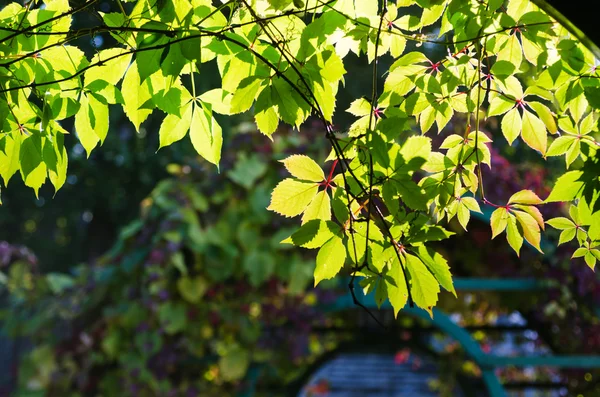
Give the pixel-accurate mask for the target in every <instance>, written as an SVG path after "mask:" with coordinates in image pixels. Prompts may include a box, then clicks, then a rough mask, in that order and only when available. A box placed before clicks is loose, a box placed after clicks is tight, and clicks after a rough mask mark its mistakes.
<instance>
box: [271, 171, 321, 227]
mask: <svg viewBox="0 0 600 397" xmlns="http://www.w3.org/2000/svg"><path fill="white" fill-rule="evenodd" d="M318 189H319V185H318V184H316V183H312V182H311V183H308V182H302V181H298V180H295V179H291V178H288V179H284V180H283V181H281V182H279V184H278V185H277V186H276V187H275V189H273V192H272V193H271V204H270V205H269V207H268V208H267V209H268V210H271V211H275V212H277V213H278V214H281V215H283V216H287V217H293V216H296V215H300V214H301V213H303V212H304V210H305V209H306V207H308V205H309V204H310V202H311V201H312V199H313V198H314V197H315V195H316V194H317V191H318Z"/></svg>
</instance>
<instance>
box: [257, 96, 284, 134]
mask: <svg viewBox="0 0 600 397" xmlns="http://www.w3.org/2000/svg"><path fill="white" fill-rule="evenodd" d="M254 119H255V120H256V125H257V127H258V129H259V130H260V132H262V133H263V134H265V135H266V136H268V137H270V136H271V134H273V133H274V132H275V130H277V126H278V125H279V117H278V115H277V112H276V111H275V108H274V106H273V103H272V100H271V88H270V87H266V88H265V89H264V90H262V92H261V93H260V94H259V95H258V98H257V99H256V104H255V105H254Z"/></svg>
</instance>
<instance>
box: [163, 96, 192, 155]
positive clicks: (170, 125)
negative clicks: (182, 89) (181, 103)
mask: <svg viewBox="0 0 600 397" xmlns="http://www.w3.org/2000/svg"><path fill="white" fill-rule="evenodd" d="M192 108H193V106H192V104H191V103H188V104H187V105H185V107H184V109H185V110H184V111H183V115H182V116H181V118H180V117H179V116H177V115H174V114H168V115H167V117H165V119H164V120H163V122H162V124H161V125H160V130H159V131H158V135H159V140H160V145H159V147H158V148H159V149H160V148H162V147H165V146H169V145H171V144H172V143H174V142H177V141H179V140H181V139H182V138H183V137H184V136H185V134H187V132H188V130H189V129H190V125H191V124H192Z"/></svg>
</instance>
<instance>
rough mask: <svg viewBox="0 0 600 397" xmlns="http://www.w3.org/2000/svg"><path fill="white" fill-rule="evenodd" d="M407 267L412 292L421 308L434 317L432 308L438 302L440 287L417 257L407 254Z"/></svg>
mask: <svg viewBox="0 0 600 397" xmlns="http://www.w3.org/2000/svg"><path fill="white" fill-rule="evenodd" d="M405 257H406V267H407V268H408V271H409V273H410V278H411V284H410V292H411V294H412V298H413V300H414V301H415V303H416V304H417V306H419V307H420V308H422V309H424V310H426V311H427V312H428V313H429V315H430V316H432V317H433V313H432V308H433V306H435V304H436V303H437V300H438V294H439V293H440V285H439V284H438V282H437V280H436V279H435V277H433V275H432V274H431V272H429V270H428V269H427V267H426V266H425V264H423V262H421V260H420V259H419V258H417V257H416V256H413V255H410V254H406V256H405Z"/></svg>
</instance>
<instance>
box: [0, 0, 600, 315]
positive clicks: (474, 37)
mask: <svg viewBox="0 0 600 397" xmlns="http://www.w3.org/2000/svg"><path fill="white" fill-rule="evenodd" d="M217 4H218V3H217ZM112 5H113V6H114V7H112V6H109V9H110V10H109V11H111V12H105V11H103V9H102V7H100V5H99V4H98V2H97V1H96V0H89V1H85V2H81V3H79V4H77V5H75V6H74V7H71V6H70V5H69V2H68V1H67V0H46V1H43V2H42V1H31V2H28V3H27V4H26V5H25V6H21V5H20V4H18V3H10V4H8V5H7V6H5V7H4V8H3V9H2V10H1V11H0V114H1V115H2V130H1V135H0V175H2V178H3V181H4V185H5V186H6V185H7V184H8V181H9V180H10V179H11V177H12V176H13V175H14V174H16V173H17V172H18V173H20V175H21V178H22V179H23V181H24V183H25V184H26V185H28V186H30V187H31V188H32V189H33V190H34V191H35V192H36V194H37V192H38V190H39V188H40V186H41V185H42V184H43V183H44V182H45V181H46V180H47V179H49V180H50V182H51V184H52V185H53V186H54V187H55V189H56V190H58V189H60V187H61V186H62V185H63V184H64V182H65V179H66V175H67V164H68V158H67V157H68V154H67V151H66V149H65V146H64V141H65V139H73V138H71V137H70V135H69V132H74V133H75V134H74V135H76V136H77V138H78V139H79V142H80V143H81V145H82V146H83V147H84V148H85V150H86V151H87V153H88V156H89V154H90V153H91V152H92V151H93V150H95V148H96V147H97V146H99V145H101V144H102V142H103V141H104V140H105V138H106V136H107V134H108V133H109V114H112V112H113V111H114V109H115V108H116V107H121V108H122V110H123V111H124V113H125V114H126V115H127V117H128V118H129V120H130V121H131V122H132V123H133V125H134V126H135V128H136V129H137V130H139V129H140V126H141V125H142V123H143V122H144V121H145V120H146V119H147V118H148V116H149V115H150V114H151V113H152V112H153V111H155V110H157V111H158V112H162V114H164V115H165V116H164V119H163V121H162V123H161V125H160V128H159V131H158V134H159V137H160V147H159V148H162V147H164V146H168V145H171V144H174V143H175V142H177V141H179V140H182V139H183V138H184V137H185V136H186V135H187V136H189V139H190V140H191V143H192V145H193V147H194V148H195V149H196V151H197V152H198V154H199V155H200V156H201V157H203V158H204V159H205V160H206V161H208V162H210V163H212V164H215V165H216V166H217V169H218V167H219V162H220V159H221V148H222V145H223V131H222V129H221V127H220V125H219V123H218V121H217V118H218V117H215V114H221V115H232V114H237V113H242V112H246V111H248V110H250V109H252V111H253V113H254V118H255V121H256V125H257V127H258V129H259V130H260V132H261V133H263V134H264V135H266V136H268V137H272V135H273V134H274V133H275V132H276V130H277V128H278V125H279V123H280V122H283V123H286V124H289V125H291V126H295V127H296V128H297V129H299V130H300V132H299V133H300V134H301V133H302V129H303V123H304V122H305V121H306V120H307V119H309V118H314V119H317V120H319V121H320V123H321V125H322V127H321V128H322V130H321V136H322V140H323V144H324V145H325V143H326V142H328V144H329V145H330V146H331V154H330V155H329V156H328V157H327V158H326V159H311V158H309V157H307V156H302V155H292V156H290V157H288V158H287V159H285V160H283V162H282V163H283V164H282V166H283V167H285V168H286V170H287V171H288V172H289V174H291V177H290V178H287V179H284V180H282V181H281V182H280V183H279V184H278V185H277V186H276V187H275V189H274V190H273V192H272V198H271V203H270V205H269V207H268V208H269V209H270V210H272V211H274V212H277V213H279V214H281V215H283V216H286V217H296V216H299V215H301V216H302V217H301V226H300V227H299V228H298V229H297V230H296V231H295V232H294V233H293V234H291V236H290V237H289V238H287V239H284V240H283V243H291V244H294V245H297V246H301V247H304V248H308V249H318V252H317V255H316V268H315V272H314V279H315V285H316V284H318V283H319V282H321V281H322V280H325V279H331V278H333V277H334V276H336V275H337V274H338V273H339V272H340V271H341V270H342V269H343V268H347V269H348V270H349V271H350V274H351V275H352V282H351V284H350V285H351V286H352V285H353V281H354V278H355V277H358V276H360V277H362V279H361V286H362V287H363V288H364V290H365V292H368V293H370V292H372V293H374V294H375V297H376V300H377V302H378V303H383V302H384V301H385V300H386V299H389V301H390V302H391V304H392V306H393V307H394V311H395V313H396V314H397V313H398V311H399V310H401V309H402V308H403V307H404V306H405V305H406V304H409V305H411V306H413V305H417V306H419V307H422V308H424V309H425V310H428V311H430V312H431V308H432V307H433V306H435V305H436V303H437V301H438V294H439V292H440V286H441V287H442V288H444V289H446V290H448V291H450V292H452V293H454V288H453V284H452V276H451V274H450V271H449V267H448V264H447V262H446V260H445V259H444V258H443V257H442V256H441V255H440V254H439V253H437V252H436V251H435V250H433V249H432V247H431V245H430V243H431V242H434V241H439V240H443V239H446V238H448V237H450V236H451V235H452V234H453V233H452V232H450V231H448V230H447V229H446V228H445V227H444V222H445V221H446V220H451V219H453V218H455V217H456V218H457V219H458V221H459V223H460V225H462V227H463V228H464V229H465V230H466V229H467V227H468V224H469V220H470V217H471V213H472V212H479V211H481V206H487V207H490V208H494V212H493V213H492V215H491V227H492V238H494V237H496V236H498V235H500V234H505V235H506V238H507V241H508V243H509V245H510V246H511V247H512V248H513V249H514V251H515V252H516V253H517V254H519V252H520V250H521V248H522V246H523V244H524V242H527V243H529V244H530V245H532V246H533V247H535V248H536V249H537V250H539V251H541V246H540V239H541V233H542V231H544V229H545V226H546V224H548V225H550V226H552V227H553V228H557V229H560V230H562V231H563V232H562V234H561V237H560V243H563V242H567V241H571V240H574V239H575V240H576V241H577V242H578V244H579V247H580V248H578V249H577V250H576V251H575V252H574V254H573V256H574V257H583V258H584V259H585V261H586V263H587V264H588V265H589V266H590V267H591V268H594V266H595V263H596V261H597V260H598V259H600V250H599V249H598V245H599V244H600V201H599V200H598V196H599V195H600V181H599V177H598V175H600V172H599V168H600V164H599V158H598V155H597V148H598V146H599V143H598V141H597V140H596V139H597V135H598V108H600V81H599V79H598V77H599V75H598V72H597V70H596V64H597V60H596V59H595V58H594V57H593V55H592V53H591V52H590V51H589V50H588V49H586V48H585V47H584V46H583V45H582V44H581V43H579V42H578V41H577V40H575V39H573V37H572V36H571V35H570V34H569V32H568V31H567V30H566V29H565V28H563V27H561V26H560V25H559V24H557V23H556V22H555V21H554V20H553V19H552V18H550V17H549V16H548V15H547V14H546V13H545V12H543V11H542V10H540V9H539V8H538V7H537V6H536V5H534V4H533V3H531V2H530V1H528V0H509V1H504V0H489V1H480V0H470V1H464V0H398V1H396V2H393V1H386V0H382V1H374V0H372V1H353V0H337V1H333V0H332V1H322V0H307V1H304V2H303V1H293V2H292V1H291V0H289V1H288V0H268V1H267V0H239V1H229V2H224V3H223V4H218V5H216V6H215V5H214V4H213V2H210V1H208V0H177V1H167V2H160V1H159V2H153V1H150V0H138V1H119V0H116V1H114V2H113V4H112ZM82 16H91V18H92V20H93V21H95V22H93V23H92V24H90V25H89V26H86V27H84V28H77V27H75V26H76V24H75V22H77V20H78V18H82ZM102 34H106V35H110V38H111V40H110V41H109V43H110V45H109V46H108V48H105V49H101V50H97V51H95V53H94V54H86V53H84V52H83V51H82V50H81V49H80V48H79V47H78V46H77V45H75V44H76V40H78V39H79V38H82V37H91V38H95V37H96V36H97V35H102ZM107 38H108V36H107ZM107 41H108V40H107ZM424 45H434V46H441V47H442V48H444V49H445V50H446V52H447V56H445V57H443V58H441V59H429V58H428V57H427V56H426V55H425V52H424V51H423V50H422V47H423V46H424ZM349 54H356V55H365V56H366V59H365V62H368V63H369V64H370V65H371V66H372V84H371V86H370V87H368V89H366V90H365V93H364V96H363V97H361V98H357V99H356V100H354V101H353V102H352V104H351V106H350V107H349V108H348V109H347V111H348V112H349V113H350V114H352V115H353V116H355V117H356V120H355V122H354V123H353V124H352V125H351V127H350V128H349V129H348V130H347V131H336V129H335V127H334V126H333V124H332V123H333V121H334V114H335V111H336V97H337V95H338V90H339V87H340V85H341V84H344V81H345V79H348V78H352V76H350V75H348V74H347V73H346V69H345V65H344V60H345V59H346V57H347V56H348V55H349ZM384 59H391V60H392V62H391V65H390V66H389V67H383V66H382V65H383V64H384V63H383V62H380V61H382V60H384ZM211 64H213V65H214V64H216V67H217V68H218V70H219V73H220V77H221V87H220V88H217V89H212V90H209V91H206V92H200V91H201V90H199V88H198V84H197V82H198V81H199V80H200V79H202V77H203V70H204V68H207V67H210V65H211ZM380 78H383V79H384V84H383V87H380V86H379V85H378V82H379V79H380ZM459 114H460V115H462V116H463V117H464V120H466V121H465V122H464V125H463V126H462V128H461V130H460V131H459V132H458V133H454V134H450V135H449V136H448V137H447V138H446V139H445V140H444V141H443V143H442V144H441V145H440V146H439V147H433V146H432V139H431V136H432V135H434V134H436V133H440V132H441V131H442V130H444V128H446V126H447V124H448V123H449V121H450V120H451V119H452V118H453V117H454V116H456V115H459ZM492 117H494V118H497V119H498V120H499V123H500V126H501V131H502V134H503V135H504V138H502V139H505V140H506V141H507V143H508V144H510V145H526V146H528V147H529V148H531V149H532V150H534V151H536V152H537V153H538V154H539V155H540V156H541V157H543V158H546V159H548V161H551V159H550V158H552V157H564V160H565V166H566V169H567V170H568V171H566V172H565V173H564V174H563V175H562V176H560V177H559V178H558V179H557V181H556V183H555V185H554V188H553V190H552V191H551V193H550V194H549V196H548V197H546V198H545V199H542V198H541V197H539V196H538V195H536V194H535V193H534V192H532V191H529V190H522V191H517V192H511V193H513V194H512V196H511V197H510V198H509V200H508V201H507V202H505V203H495V202H492V201H490V200H489V199H488V197H487V196H486V194H485V188H486V184H485V181H484V178H483V172H482V168H484V167H490V166H491V160H490V147H491V146H492V144H493V142H492V140H491V137H490V136H488V135H486V134H485V133H484V132H482V131H481V128H480V125H481V123H482V121H483V119H487V118H492ZM317 160H318V161H317ZM323 160H325V161H323ZM321 164H324V165H321ZM492 172H493V170H492ZM559 201H560V202H572V203H573V204H572V206H571V209H570V211H569V218H566V217H559V218H554V219H551V220H549V221H547V222H545V221H544V219H543V216H542V212H541V211H540V210H539V209H538V206H540V205H543V204H545V203H551V202H559ZM352 293H353V294H354V291H353V290H352ZM353 296H354V295H353ZM355 301H356V303H357V304H359V302H358V301H357V300H356V299H355Z"/></svg>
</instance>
